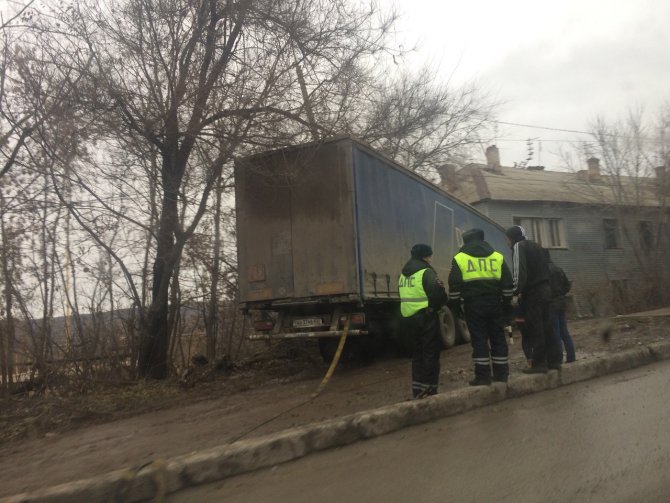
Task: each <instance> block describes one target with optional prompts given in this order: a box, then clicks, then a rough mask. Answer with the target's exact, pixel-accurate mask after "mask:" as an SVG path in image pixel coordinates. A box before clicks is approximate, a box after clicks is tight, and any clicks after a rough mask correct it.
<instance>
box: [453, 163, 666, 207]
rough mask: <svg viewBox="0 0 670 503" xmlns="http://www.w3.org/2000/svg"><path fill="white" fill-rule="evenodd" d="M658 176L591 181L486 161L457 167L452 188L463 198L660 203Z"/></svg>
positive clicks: (580, 176) (473, 200)
mask: <svg viewBox="0 0 670 503" xmlns="http://www.w3.org/2000/svg"><path fill="white" fill-rule="evenodd" d="M655 180H656V179H655V178H637V179H636V178H633V177H628V176H620V177H612V176H605V175H601V176H600V177H599V178H598V179H597V180H591V181H589V179H588V175H587V172H586V171H583V172H579V173H572V172H565V171H547V170H544V169H542V170H540V169H532V168H531V169H521V168H510V167H505V166H501V167H500V168H499V171H498V172H495V171H492V170H490V169H488V168H487V166H486V165H484V164H468V165H467V166H465V167H464V168H462V169H461V170H459V171H457V172H456V173H455V175H454V177H453V180H452V181H451V182H450V183H447V184H448V185H449V190H450V192H453V193H454V194H455V195H456V196H457V197H459V198H461V199H463V200H464V201H466V202H468V203H470V204H474V203H477V202H482V201H487V200H493V201H526V202H533V201H543V202H558V203H577V204H598V205H603V204H605V205H611V204H617V205H624V206H651V207H654V206H661V205H662V204H661V202H660V201H659V197H658V192H657V190H656V183H655Z"/></svg>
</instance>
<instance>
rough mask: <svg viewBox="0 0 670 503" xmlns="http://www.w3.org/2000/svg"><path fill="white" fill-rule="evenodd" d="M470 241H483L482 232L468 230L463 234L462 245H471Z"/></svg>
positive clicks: (479, 230)
mask: <svg viewBox="0 0 670 503" xmlns="http://www.w3.org/2000/svg"><path fill="white" fill-rule="evenodd" d="M472 241H484V231H483V230H481V229H470V230H469V231H465V232H464V233H463V243H465V244H467V243H471V242H472Z"/></svg>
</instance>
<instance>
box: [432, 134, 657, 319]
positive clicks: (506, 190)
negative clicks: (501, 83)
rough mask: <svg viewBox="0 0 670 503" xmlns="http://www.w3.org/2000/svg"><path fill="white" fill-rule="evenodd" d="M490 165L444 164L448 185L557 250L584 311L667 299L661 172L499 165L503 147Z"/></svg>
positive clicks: (490, 152)
mask: <svg viewBox="0 0 670 503" xmlns="http://www.w3.org/2000/svg"><path fill="white" fill-rule="evenodd" d="M486 158H487V163H486V164H469V165H466V166H464V167H463V168H462V169H460V170H456V169H455V167H453V166H444V167H443V168H442V169H441V170H440V175H441V177H442V186H443V188H446V190H447V191H449V192H451V193H453V194H455V195H456V196H457V197H459V198H460V199H462V200H464V201H466V202H468V203H470V204H471V205H472V206H474V207H475V208H477V209H478V210H479V211H481V212H482V213H484V214H486V215H487V216H489V217H490V218H492V219H493V220H495V221H496V222H497V223H499V224H500V225H502V226H503V227H509V226H511V225H514V224H519V225H522V226H523V227H524V228H525V229H526V231H527V234H528V237H529V238H530V239H533V240H535V241H537V242H539V243H540V244H541V245H542V246H544V247H545V248H547V249H549V250H550V253H551V256H552V259H553V261H554V262H555V263H556V264H558V265H559V266H561V267H562V268H563V269H564V270H565V271H566V273H567V274H568V277H569V278H570V279H571V280H572V281H573V289H572V293H573V296H572V299H573V303H572V304H573V306H574V309H575V314H576V315H577V316H590V315H600V314H611V313H617V312H623V311H626V310H630V309H644V308H651V307H652V306H655V305H664V303H667V301H668V300H670V299H668V298H667V297H668V294H667V293H666V291H670V289H667V288H664V285H665V284H667V280H668V279H670V270H669V268H668V267H667V264H670V235H669V233H668V227H667V221H668V204H667V202H666V200H665V199H666V198H667V195H668V190H667V189H668V184H667V180H666V178H667V177H666V174H665V168H657V169H656V176H655V177H637V178H633V177H625V176H606V175H604V174H601V171H600V165H599V160H598V159H595V158H591V159H589V160H588V169H587V170H583V171H579V172H577V173H572V172H561V171H549V170H546V169H544V167H542V166H535V167H527V168H525V169H522V168H510V167H504V166H502V165H501V164H500V157H499V153H498V149H497V148H496V147H495V146H491V147H489V148H488V149H487V151H486Z"/></svg>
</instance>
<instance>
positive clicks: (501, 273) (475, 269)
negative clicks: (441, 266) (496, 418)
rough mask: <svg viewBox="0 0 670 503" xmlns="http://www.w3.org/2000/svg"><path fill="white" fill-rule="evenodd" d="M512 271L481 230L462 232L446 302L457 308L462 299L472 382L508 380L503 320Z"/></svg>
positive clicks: (508, 306)
mask: <svg viewBox="0 0 670 503" xmlns="http://www.w3.org/2000/svg"><path fill="white" fill-rule="evenodd" d="M513 288H514V285H513V281H512V274H511V273H510V270H509V268H508V267H507V264H505V261H504V258H503V255H502V254H501V253H499V252H497V251H496V250H494V249H493V247H491V245H490V244H488V243H487V242H486V241H484V231H482V230H481V229H471V230H469V231H467V232H465V233H463V246H462V247H461V249H460V251H459V252H458V253H457V254H456V256H455V257H454V260H453V262H452V265H451V272H450V273H449V306H450V307H451V308H452V309H454V310H457V311H458V310H459V309H460V305H461V299H463V308H464V311H465V321H466V323H467V325H468V330H470V341H471V343H472V360H473V363H474V367H475V369H474V370H475V377H474V379H472V380H471V381H470V385H471V386H481V385H487V384H491V369H493V380H494V381H500V382H507V377H508V375H509V364H508V360H507V340H506V339H505V321H506V317H507V316H509V315H510V312H511V303H512V294H513Z"/></svg>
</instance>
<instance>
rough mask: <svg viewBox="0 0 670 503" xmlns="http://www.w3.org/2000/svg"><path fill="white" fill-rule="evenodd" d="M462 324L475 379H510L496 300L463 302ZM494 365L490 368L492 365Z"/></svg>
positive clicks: (490, 298)
mask: <svg viewBox="0 0 670 503" xmlns="http://www.w3.org/2000/svg"><path fill="white" fill-rule="evenodd" d="M464 307H465V322H466V323H467V325H468V330H469V331H470V343H471V344H472V362H473V363H474V366H475V377H477V378H483V379H490V378H491V367H493V377H494V378H495V379H500V380H506V379H507V376H508V375H509V361H508V349H507V339H506V338H505V317H504V314H503V307H502V302H501V299H500V298H499V297H475V298H473V299H466V301H465V306H464ZM491 364H493V365H491Z"/></svg>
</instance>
